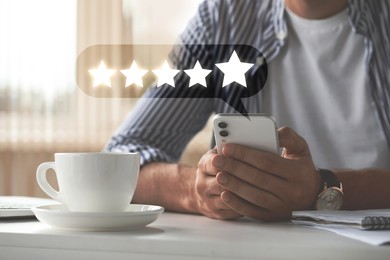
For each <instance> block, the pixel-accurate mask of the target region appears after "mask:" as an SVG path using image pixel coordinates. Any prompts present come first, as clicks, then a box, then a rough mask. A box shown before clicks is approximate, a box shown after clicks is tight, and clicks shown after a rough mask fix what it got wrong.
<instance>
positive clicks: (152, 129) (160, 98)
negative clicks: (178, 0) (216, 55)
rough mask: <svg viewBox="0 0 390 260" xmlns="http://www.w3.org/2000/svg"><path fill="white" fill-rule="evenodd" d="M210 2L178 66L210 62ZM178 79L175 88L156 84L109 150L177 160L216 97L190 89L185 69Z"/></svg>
mask: <svg viewBox="0 0 390 260" xmlns="http://www.w3.org/2000/svg"><path fill="white" fill-rule="evenodd" d="M209 5H210V4H209V3H208V1H204V3H203V4H201V5H200V7H199V10H198V13H197V15H196V16H195V17H194V18H193V19H192V21H191V22H190V23H189V25H188V27H187V29H186V30H185V32H184V33H183V34H182V35H181V37H180V39H179V40H180V41H179V44H177V45H176V46H175V47H174V48H173V50H172V51H171V53H170V55H169V63H170V64H171V66H172V67H175V68H177V69H180V70H182V69H185V68H193V67H194V65H195V63H196V61H197V59H202V60H203V62H205V61H207V49H206V48H202V47H201V46H202V44H201V43H206V42H208V41H209V37H210V30H211V28H212V25H211V18H210V17H211V13H210V8H209ZM194 54H196V55H195V56H194ZM194 57H196V58H194ZM209 62H210V61H209ZM211 62H212V61H211ZM175 83H176V84H175V85H176V86H175V88H173V87H172V86H168V85H163V86H161V87H158V88H157V87H155V86H152V87H150V88H149V90H148V91H147V92H146V94H145V96H144V97H143V98H141V99H140V100H139V101H138V102H137V105H136V107H135V108H134V110H133V111H132V112H131V113H130V114H129V116H128V117H127V118H126V119H125V121H124V122H123V124H122V125H121V126H120V127H119V128H118V129H117V131H116V133H115V134H114V135H113V136H112V138H111V139H110V140H109V142H108V143H107V144H106V146H105V151H111V152H138V153H140V155H141V165H145V164H147V163H150V162H177V161H178V160H179V159H180V156H181V154H182V152H183V150H184V148H185V147H186V145H187V143H188V142H189V141H190V140H191V139H192V137H193V136H194V135H195V134H196V133H197V132H199V131H200V130H201V129H202V128H203V127H204V125H205V124H206V122H207V120H208V118H209V117H210V115H211V114H212V113H213V110H214V100H213V99H212V98H208V97H210V96H209V93H207V90H204V88H203V89H202V88H200V87H197V88H194V87H193V88H189V79H188V77H187V76H186V75H185V74H184V72H180V75H178V76H177V78H176V81H175Z"/></svg>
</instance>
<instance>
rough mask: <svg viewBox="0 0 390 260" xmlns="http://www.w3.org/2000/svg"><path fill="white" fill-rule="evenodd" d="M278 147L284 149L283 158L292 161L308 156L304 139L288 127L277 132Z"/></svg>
mask: <svg viewBox="0 0 390 260" xmlns="http://www.w3.org/2000/svg"><path fill="white" fill-rule="evenodd" d="M278 133H279V145H280V147H283V148H284V157H285V158H289V159H293V158H294V157H296V156H299V157H302V156H306V155H308V154H310V151H309V147H308V144H307V143H306V141H305V139H303V138H302V137H301V136H300V135H298V134H297V133H296V132H295V131H294V130H292V129H291V128H289V127H282V128H279V130H278Z"/></svg>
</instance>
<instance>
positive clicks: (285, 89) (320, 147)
mask: <svg viewBox="0 0 390 260" xmlns="http://www.w3.org/2000/svg"><path fill="white" fill-rule="evenodd" d="M287 13H288V19H287V21H288V27H289V28H288V29H289V30H288V33H289V35H288V38H287V41H288V42H287V44H286V46H285V47H284V48H283V50H282V51H281V53H280V54H279V55H278V56H277V57H276V59H275V60H272V61H270V63H269V64H268V65H269V78H268V81H267V85H266V86H265V88H264V91H263V95H264V99H263V102H264V110H265V111H266V112H267V113H269V114H271V115H273V116H274V117H275V119H276V121H277V123H278V126H290V127H291V128H293V129H294V130H295V131H297V132H298V134H300V135H301V136H302V137H304V138H305V139H306V141H307V142H308V144H309V147H310V149H311V153H312V156H313V160H314V163H315V164H316V166H317V167H324V168H366V167H375V168H389V167H390V160H389V158H390V151H389V148H388V145H387V142H386V139H385V136H384V134H383V131H382V129H381V126H380V123H379V121H378V119H377V117H376V114H375V111H376V110H375V107H374V106H373V102H372V100H371V94H370V89H369V86H368V84H367V82H366V76H365V65H364V64H365V58H366V53H365V48H364V47H365V45H364V38H363V37H362V36H361V35H357V34H355V33H353V32H352V30H351V26H350V24H349V20H348V15H347V11H346V10H345V11H343V12H341V13H339V14H337V15H335V16H333V17H330V18H327V19H324V20H307V19H303V18H301V17H298V16H297V15H295V14H293V13H292V12H291V11H287Z"/></svg>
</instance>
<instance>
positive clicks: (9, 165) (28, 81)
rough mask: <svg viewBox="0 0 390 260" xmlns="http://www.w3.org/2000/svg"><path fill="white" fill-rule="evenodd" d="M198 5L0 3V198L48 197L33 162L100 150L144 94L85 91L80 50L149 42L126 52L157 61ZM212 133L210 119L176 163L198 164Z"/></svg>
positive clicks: (166, 0)
mask: <svg viewBox="0 0 390 260" xmlns="http://www.w3.org/2000/svg"><path fill="white" fill-rule="evenodd" d="M199 2H200V0H185V1H183V0H142V1H141V0H33V1H31V0H0V195H27V196H41V197H45V195H44V193H43V192H41V190H40V188H39V187H38V185H37V184H36V181H35V170H36V168H37V166H38V165H39V164H40V163H42V162H45V161H53V160H54V153H55V152H88V151H101V150H102V149H103V147H104V145H105V143H106V142H107V141H108V139H109V138H110V136H111V135H112V134H113V132H114V131H115V129H116V128H117V127H118V126H119V124H120V123H121V122H122V121H123V119H124V118H125V117H126V115H127V114H128V113H129V112H130V111H131V109H132V107H133V106H134V104H135V103H136V102H137V100H138V99H137V98H138V97H139V96H140V95H142V92H143V91H144V89H141V88H138V89H132V90H130V95H129V96H128V98H104V97H101V98H96V97H92V96H89V95H87V94H85V93H84V92H83V91H81V90H80V88H79V87H78V86H77V83H76V74H77V68H76V63H77V59H78V57H79V55H80V54H82V53H83V52H85V50H87V49H88V48H91V47H93V46H96V45H112V44H116V45H117V44H121V45H123V44H132V45H134V46H137V44H140V45H143V44H154V45H159V46H161V49H159V50H158V51H154V52H142V51H137V49H136V48H135V49H134V50H131V53H132V54H131V55H133V58H134V59H135V60H137V63H138V64H160V63H162V62H163V61H164V60H165V58H166V55H167V53H168V51H169V49H170V46H171V45H172V44H173V43H175V41H176V39H177V36H178V34H179V33H180V32H181V31H182V30H183V29H184V28H185V26H186V24H187V23H188V21H189V20H190V19H191V18H192V17H193V15H194V14H195V12H196V10H197V6H198V5H199ZM119 54H120V53H119ZM97 55H98V54H97ZM109 55H110V54H109ZM113 55H114V54H113ZM115 55H117V56H118V53H117V54H115ZM120 56H121V55H119V58H120ZM121 58H123V57H121ZM96 59H97V58H96V57H91V60H96ZM126 59H129V57H126ZM97 65H98V64H96V66H97ZM113 91H121V90H115V89H114V88H113ZM210 138H211V135H210V124H209V125H208V126H207V127H206V129H205V130H204V131H203V132H201V133H199V134H198V135H197V136H196V137H195V138H194V139H193V140H192V141H191V143H190V144H189V146H188V147H187V150H186V152H185V154H184V155H183V157H182V159H181V162H182V163H186V164H193V165H194V164H195V165H196V163H197V161H198V160H199V158H200V155H201V154H202V153H203V152H204V151H205V150H207V149H208V146H209V141H210ZM51 175H53V174H51ZM51 182H53V184H54V185H55V178H51Z"/></svg>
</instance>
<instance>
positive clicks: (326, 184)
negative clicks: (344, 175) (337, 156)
mask: <svg viewBox="0 0 390 260" xmlns="http://www.w3.org/2000/svg"><path fill="white" fill-rule="evenodd" d="M318 172H319V173H320V175H321V179H322V182H321V191H322V190H323V189H327V188H330V187H337V188H340V189H342V185H341V182H340V180H339V178H338V177H337V175H336V174H335V173H334V172H332V171H330V170H327V169H318Z"/></svg>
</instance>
